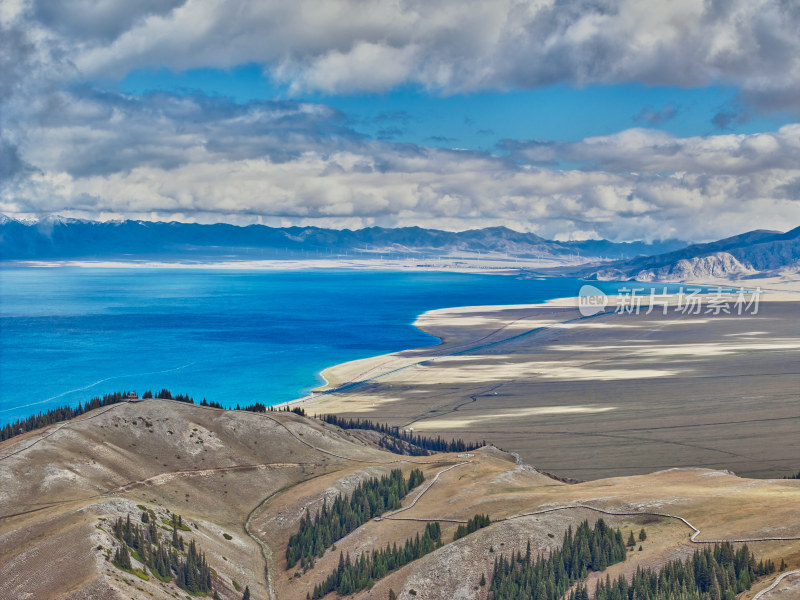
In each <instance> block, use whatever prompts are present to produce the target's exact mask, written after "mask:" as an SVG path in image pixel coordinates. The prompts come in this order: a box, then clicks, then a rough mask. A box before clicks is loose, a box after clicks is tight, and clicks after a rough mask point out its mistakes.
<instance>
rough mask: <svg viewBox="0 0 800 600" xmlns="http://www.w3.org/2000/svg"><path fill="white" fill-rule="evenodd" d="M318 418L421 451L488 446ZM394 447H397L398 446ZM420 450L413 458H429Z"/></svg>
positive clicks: (362, 421) (363, 422) (353, 421)
mask: <svg viewBox="0 0 800 600" xmlns="http://www.w3.org/2000/svg"><path fill="white" fill-rule="evenodd" d="M317 418H318V419H319V420H320V421H325V422H326V423H330V424H331V425H336V426H337V427H341V428H342V429H368V430H370V431H377V432H378V433H381V434H383V435H384V436H385V437H390V438H394V439H396V440H399V441H401V442H405V443H406V444H411V445H412V446H416V447H417V448H418V449H419V450H426V451H432V452H469V451H470V450H477V449H478V448H480V447H482V446H485V445H486V442H481V443H480V444H473V443H468V442H465V441H464V440H461V439H457V440H456V439H454V440H449V441H448V440H444V439H442V437H441V436H437V437H436V438H429V437H425V436H423V435H420V434H416V435H414V434H413V433H409V432H407V431H403V430H400V429H399V428H397V427H392V426H390V425H386V424H384V423H376V422H374V421H370V420H369V419H346V418H344V417H339V416H336V415H321V416H318V417H317ZM385 444H386V446H384V447H386V448H387V450H389V449H391V448H390V446H391V444H390V443H389V442H388V441H387V442H385ZM394 447H396V444H395V445H394ZM419 450H417V451H416V453H415V454H412V456H414V455H417V456H427V455H428V454H429V452H420V451H419Z"/></svg>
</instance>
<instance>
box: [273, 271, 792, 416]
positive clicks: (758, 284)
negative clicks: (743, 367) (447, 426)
mask: <svg viewBox="0 0 800 600" xmlns="http://www.w3.org/2000/svg"><path fill="white" fill-rule="evenodd" d="M585 281H586V282H587V284H590V285H591V284H592V281H591V280H585ZM630 284H631V286H637V285H639V286H643V287H654V286H658V285H671V286H674V285H686V286H700V287H704V288H707V289H708V290H709V292H708V293H707V294H705V293H704V294H701V295H702V296H710V295H712V293H713V292H711V290H712V289H715V288H718V287H723V288H731V289H738V288H741V287H743V286H746V288H747V289H756V288H758V289H761V290H763V294H762V295H761V297H760V301H762V302H765V301H766V302H800V278H799V279H797V280H792V281H786V282H784V284H785V285H784V286H783V287H775V286H776V285H779V283H778V282H776V281H775V278H762V279H753V280H732V279H715V280H711V281H692V280H689V281H678V282H674V281H663V282H662V281H653V282H636V281H631V282H630ZM767 286H769V287H767ZM615 298H618V296H613V295H612V296H609V299H615ZM578 300H579V299H578V297H577V296H567V297H562V298H551V299H549V300H545V301H544V302H539V303H533V304H500V305H469V306H454V307H445V308H435V309H431V310H427V311H424V312H422V313H420V314H419V315H417V318H416V319H415V320H414V322H413V323H412V325H413V326H414V327H416V328H417V329H419V330H420V331H422V332H423V333H426V334H428V335H430V336H432V337H435V338H437V339H438V340H439V342H438V343H437V344H433V345H431V346H423V347H416V348H405V349H403V350H397V351H394V352H388V353H385V354H376V355H374V356H369V357H365V358H360V359H355V360H351V361H345V362H343V363H337V364H334V365H331V366H329V367H326V368H325V369H323V370H322V371H320V372H319V373H317V375H319V376H320V377H321V378H322V379H323V380H324V382H325V383H324V384H323V385H321V386H317V387H315V388H313V389H312V390H311V392H310V393H309V394H307V395H305V396H301V397H299V398H294V399H292V400H289V401H286V402H281V403H279V404H275V405H272V406H273V407H275V408H289V409H291V408H295V407H298V406H302V405H304V404H306V403H308V402H311V401H320V400H321V399H322V398H323V397H324V396H326V395H333V394H336V393H339V392H343V391H346V390H347V389H350V388H351V387H353V386H357V385H363V384H364V383H366V382H368V381H370V380H372V379H375V378H379V377H381V376H383V375H386V374H387V372H384V373H376V374H374V375H372V376H371V377H370V378H367V379H358V376H356V377H355V378H350V379H348V380H345V381H342V382H341V383H336V379H337V378H335V377H333V376H332V373H333V372H335V371H338V370H342V369H346V367H347V366H348V365H355V364H361V363H367V362H368V361H377V360H379V359H386V361H384V362H388V361H390V360H391V357H394V356H396V355H397V354H400V353H403V352H411V351H422V350H430V349H432V348H436V347H440V346H442V345H443V344H444V340H443V339H442V338H441V337H439V336H437V335H436V334H434V333H432V332H431V331H429V330H427V329H425V328H424V326H421V325H420V321H423V320H425V319H426V318H435V317H436V316H437V315H441V314H444V313H447V312H456V313H464V312H476V311H487V310H510V309H531V310H532V309H537V308H575V309H576V311H577V308H578ZM643 306H644V305H643ZM606 314H608V313H606ZM440 356H441V355H440ZM378 366H380V364H379V365H376V366H373V367H371V368H369V369H367V370H366V371H365V372H364V374H366V373H369V372H371V371H373V370H375V369H377V368H378ZM409 366H411V365H409ZM402 368H407V367H402Z"/></svg>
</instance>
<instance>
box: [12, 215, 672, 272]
mask: <svg viewBox="0 0 800 600" xmlns="http://www.w3.org/2000/svg"><path fill="white" fill-rule="evenodd" d="M686 245H687V242H683V241H680V240H666V241H661V242H654V243H645V242H624V243H616V242H610V241H607V240H587V241H577V242H557V241H550V240H546V239H544V238H542V237H540V236H538V235H536V234H533V233H520V232H518V231H514V230H512V229H508V228H506V227H487V228H484V229H472V230H467V231H460V232H450V231H441V230H436V229H423V228H421V227H399V228H384V227H367V228H364V229H357V230H350V229H342V230H336V229H323V228H319V227H268V226H265V225H249V226H244V227H240V226H236V225H228V224H215V225H198V224H192V223H177V222H169V223H165V222H151V221H132V220H128V221H107V222H98V221H84V220H78V219H67V218H63V217H57V216H51V217H46V218H44V219H41V220H39V221H35V222H33V221H30V222H28V221H17V220H14V219H10V218H8V217H6V216H5V215H0V259H2V260H57V259H97V258H105V259H110V258H114V259H120V260H134V259H154V258H160V259H170V260H187V259H188V260H211V259H213V260H259V259H285V258H324V257H326V256H341V255H342V254H347V255H348V256H353V257H358V258H375V257H377V256H378V255H384V256H399V255H411V256H413V257H415V258H424V257H431V256H437V255H442V254H450V253H461V252H463V253H481V254H498V255H509V256H516V257H520V258H537V257H540V258H567V257H575V256H576V255H578V256H580V257H581V259H585V261H586V262H589V261H595V262H596V261H604V260H619V259H625V258H630V257H633V256H637V255H640V254H645V255H654V254H659V253H662V252H667V251H672V250H676V249H678V248H683V247H685V246H686Z"/></svg>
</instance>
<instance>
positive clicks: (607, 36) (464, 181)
mask: <svg viewBox="0 0 800 600" xmlns="http://www.w3.org/2000/svg"><path fill="white" fill-rule="evenodd" d="M88 4H90V3H88V2H87V0H58V1H56V0H35V1H31V2H25V1H24V0H17V1H16V2H15V1H13V0H8V2H5V3H3V5H2V6H0V211H2V212H6V213H9V214H13V215H19V216H25V215H33V214H40V213H43V212H51V211H52V212H61V213H65V214H71V215H76V216H87V217H93V218H96V217H101V218H111V217H122V216H125V217H143V218H164V219H170V218H176V219H180V220H201V221H215V220H227V221H232V222H240V223H247V222H254V221H257V220H259V219H261V220H263V221H264V222H269V223H280V224H287V223H314V224H318V225H329V226H349V227H356V226H364V225H370V224H380V225H387V226H391V225H426V226H432V227H443V228H449V229H462V228H465V227H471V226H475V227H478V226H486V225H492V224H505V225H510V226H513V227H515V228H523V229H529V230H533V231H536V232H537V233H540V234H542V235H545V236H548V237H561V238H568V237H571V236H579V237H587V236H589V237H595V236H601V237H608V238H612V239H638V238H666V237H680V238H684V239H693V240H704V239H710V238H714V237H720V236H723V235H728V234H732V233H736V232H739V231H744V230H747V229H753V228H756V227H763V228H775V229H787V228H789V227H792V226H796V225H797V223H798V222H800V200H798V198H799V197H800V167H799V166H798V165H800V125H787V126H785V127H783V128H781V129H780V130H779V131H777V132H773V133H762V134H753V135H716V136H710V137H687V138H677V137H674V136H671V135H669V134H666V133H663V132H659V131H656V130H651V129H639V128H634V129H630V130H626V131H622V132H619V133H617V134H615V135H610V136H605V137H594V138H586V139H583V140H579V141H576V142H556V141H526V140H522V141H520V140H513V141H512V140H509V141H507V142H505V143H504V144H503V146H502V147H501V148H498V149H497V152H496V153H494V154H491V153H481V152H466V151H457V150H447V149H434V148H427V147H422V146H416V145H411V144H395V143H391V142H390V141H388V140H390V139H391V138H392V135H390V131H391V129H390V128H389V127H388V125H390V124H387V129H386V132H387V133H386V135H382V136H379V137H382V138H383V139H382V140H381V139H377V140H376V139H370V138H366V137H364V136H362V135H359V134H358V133H356V132H355V131H353V130H352V129H350V128H349V126H348V122H347V120H346V119H345V118H344V116H343V115H341V114H340V113H339V112H337V111H336V110H335V109H332V108H330V107H328V106H325V105H324V104H314V103H302V102H295V101H291V100H288V101H271V102H252V103H249V104H235V103H232V102H230V101H228V100H225V99H222V98H208V97H204V96H200V95H182V96H176V95H171V94H149V95H145V96H139V97H132V96H125V95H121V94H118V93H112V92H108V91H100V90H98V89H97V88H94V87H92V86H91V85H89V84H87V83H86V82H87V81H90V80H92V78H100V77H120V76H124V74H125V73H127V72H129V71H130V70H133V69H137V68H141V67H161V66H167V67H169V68H172V69H176V70H182V69H191V68H196V67H232V66H236V65H241V64H245V63H250V62H256V63H258V64H260V65H262V66H263V68H264V70H265V72H266V73H267V74H268V75H269V76H270V77H272V78H274V79H276V80H278V81H281V82H284V83H285V84H286V85H287V87H288V88H289V89H290V90H296V91H301V90H316V91H321V92H326V93H351V92H356V91H364V90H367V91H383V90H388V89H392V88H394V87H396V86H398V85H405V84H415V85H420V86H423V87H425V88H428V89H429V90H432V91H433V92H434V93H441V94H450V93H457V92H464V91H474V90H485V89H500V90H503V89H510V88H527V87H537V86H543V85H549V84H553V83H559V82H560V83H567V84H572V85H579V86H580V85H585V84H589V83H617V82H630V81H639V82H644V83H647V84H659V85H679V86H694V85H707V84H710V83H716V82H725V83H729V84H732V85H735V86H737V87H738V89H739V90H740V92H741V98H742V101H743V102H747V103H749V106H750V108H751V109H752V110H776V109H788V110H793V111H798V112H800V37H798V36H797V35H796V32H797V31H798V29H800V8H798V7H797V6H796V5H795V4H794V3H790V2H777V1H772V2H767V1H755V0H752V1H745V0H739V1H726V2H716V1H709V0H702V1H701V0H676V1H674V2H657V3H641V2H634V1H626V0H620V1H616V2H611V1H593V2H582V1H579V0H576V1H570V2H558V1H540V2H516V1H512V0H494V1H492V2H485V1H481V2H470V1H467V2H464V0H459V1H458V2H455V0H452V1H451V0H440V1H437V2H422V1H420V2H413V1H405V2H398V1H396V0H392V1H385V2H384V1H377V2H363V1H360V0H324V1H323V0H317V1H310V0H297V1H296V2H236V3H230V2H222V1H221V0H186V1H185V2H177V1H176V2H161V1H159V2H153V1H149V0H148V1H143V2H135V3H124V2H103V3H100V5H99V6H98V5H96V3H91V7H90V6H88ZM675 113H676V109H675V107H674V106H672V105H666V106H655V107H647V108H645V109H643V110H642V112H641V113H640V114H639V115H638V117H637V121H638V122H639V123H642V124H649V125H657V124H658V123H660V122H663V121H665V120H669V119H672V118H673V117H674V116H675ZM721 118H723V117H721ZM730 118H737V117H736V115H731V116H730Z"/></svg>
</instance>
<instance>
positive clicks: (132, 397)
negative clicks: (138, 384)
mask: <svg viewBox="0 0 800 600" xmlns="http://www.w3.org/2000/svg"><path fill="white" fill-rule="evenodd" d="M125 399H126V400H127V401H128V402H140V401H141V399H140V398H139V394H137V393H136V392H128V393H126V394H125Z"/></svg>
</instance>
